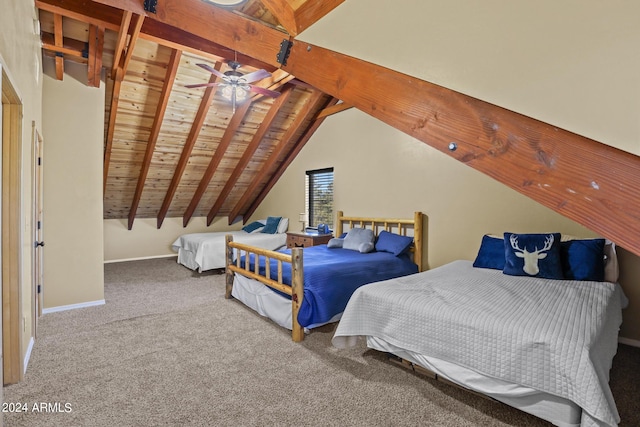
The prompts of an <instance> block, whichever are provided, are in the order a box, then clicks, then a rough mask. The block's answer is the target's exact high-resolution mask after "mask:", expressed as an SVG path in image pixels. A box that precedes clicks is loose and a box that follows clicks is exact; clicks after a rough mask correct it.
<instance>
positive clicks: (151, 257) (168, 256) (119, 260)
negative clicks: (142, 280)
mask: <svg viewBox="0 0 640 427" xmlns="http://www.w3.org/2000/svg"><path fill="white" fill-rule="evenodd" d="M177 256H178V254H169V255H154V256H143V257H138V258H123V259H110V260H108V261H104V263H105V264H113V263H116V262H127V261H143V260H145V259H158V258H172V257H177Z"/></svg>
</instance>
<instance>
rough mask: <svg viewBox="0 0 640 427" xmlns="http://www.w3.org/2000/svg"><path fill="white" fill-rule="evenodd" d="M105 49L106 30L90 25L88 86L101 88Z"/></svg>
mask: <svg viewBox="0 0 640 427" xmlns="http://www.w3.org/2000/svg"><path fill="white" fill-rule="evenodd" d="M103 48H104V28H102V27H99V26H97V25H93V24H90V25H89V58H88V67H87V84H88V85H89V86H90V87H100V80H101V78H102V51H103Z"/></svg>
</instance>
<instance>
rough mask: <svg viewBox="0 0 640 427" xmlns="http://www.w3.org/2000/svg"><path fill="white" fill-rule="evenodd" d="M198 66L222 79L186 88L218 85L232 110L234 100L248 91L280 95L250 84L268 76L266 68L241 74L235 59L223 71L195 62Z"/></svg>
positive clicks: (234, 103)
mask: <svg viewBox="0 0 640 427" xmlns="http://www.w3.org/2000/svg"><path fill="white" fill-rule="evenodd" d="M196 65H197V66H198V67H200V68H203V69H205V70H207V71H208V72H210V73H212V74H214V75H216V76H218V77H219V78H220V79H221V80H222V81H218V82H215V83H200V84H193V85H185V87H187V88H196V87H211V86H220V87H221V88H222V96H223V97H224V98H226V99H228V100H229V101H231V103H232V104H233V111H235V109H236V102H241V101H243V100H244V99H245V98H247V96H248V95H249V92H255V93H259V94H261V95H265V96H270V97H272V98H277V97H278V96H280V92H276V91H273V90H269V89H265V88H263V87H260V86H256V85H252V84H251V83H253V82H257V81H258V80H262V79H264V78H267V77H270V76H271V73H270V72H268V71H267V70H257V71H254V72H252V73H249V74H243V73H241V72H240V71H238V68H240V67H241V65H240V63H239V62H237V61H229V67H230V68H231V69H230V70H228V71H225V72H224V73H221V72H220V71H218V70H216V69H215V68H212V67H210V66H209V65H207V64H196Z"/></svg>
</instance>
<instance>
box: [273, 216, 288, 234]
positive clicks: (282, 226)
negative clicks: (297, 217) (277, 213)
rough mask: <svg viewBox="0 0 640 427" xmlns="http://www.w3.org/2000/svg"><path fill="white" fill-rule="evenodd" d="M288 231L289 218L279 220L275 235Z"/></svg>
mask: <svg viewBox="0 0 640 427" xmlns="http://www.w3.org/2000/svg"><path fill="white" fill-rule="evenodd" d="M288 229H289V218H280V222H279V223H278V228H277V230H276V233H286V232H287V230H288Z"/></svg>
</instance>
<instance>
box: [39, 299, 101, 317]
mask: <svg viewBox="0 0 640 427" xmlns="http://www.w3.org/2000/svg"><path fill="white" fill-rule="evenodd" d="M104 304H105V301H104V300H103V299H101V300H98V301H89V302H81V303H80V304H70V305H59V306H58V307H51V308H44V309H42V314H49V313H56V312H58V311H67V310H75V309H76V308H86V307H95V306H96V305H104Z"/></svg>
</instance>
